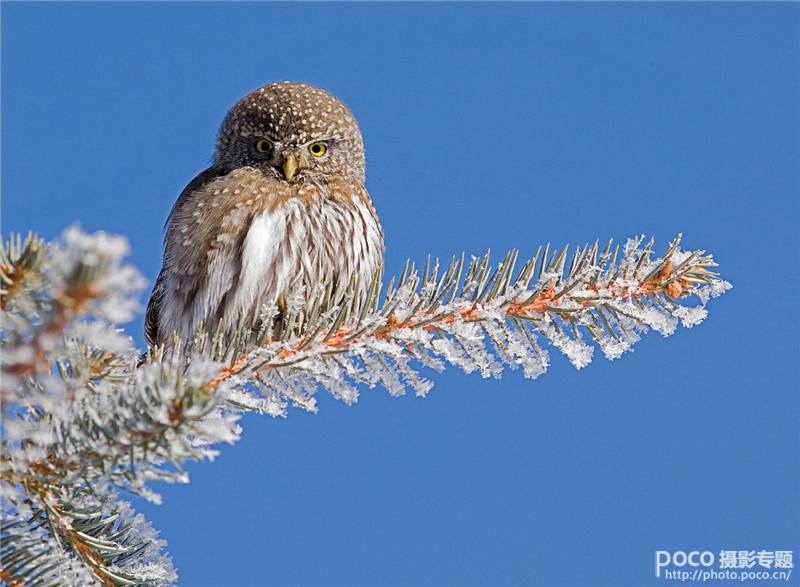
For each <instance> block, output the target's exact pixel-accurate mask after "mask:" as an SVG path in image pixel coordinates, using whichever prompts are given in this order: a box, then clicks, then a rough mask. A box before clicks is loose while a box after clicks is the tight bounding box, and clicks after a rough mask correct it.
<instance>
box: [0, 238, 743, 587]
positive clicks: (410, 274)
mask: <svg viewBox="0 0 800 587" xmlns="http://www.w3.org/2000/svg"><path fill="white" fill-rule="evenodd" d="M678 241H679V239H676V240H675V241H674V242H673V243H671V245H670V246H669V247H668V249H667V251H666V252H665V254H664V255H663V256H662V257H660V258H655V259H653V258H651V257H652V255H651V247H652V241H650V243H648V244H647V245H643V244H642V243H643V241H642V239H641V238H639V239H632V240H630V241H628V243H627V244H626V245H625V246H624V247H622V250H619V248H614V249H613V250H612V247H611V244H610V243H609V245H608V246H606V247H605V248H604V249H602V250H601V249H600V247H599V246H598V245H597V244H595V245H593V246H586V247H583V248H582V249H578V250H576V251H574V252H573V254H572V255H569V254H568V249H567V248H564V249H562V250H560V251H556V252H554V253H552V254H551V253H550V251H549V248H546V249H545V250H544V252H542V251H541V249H540V251H539V252H538V253H537V255H536V256H535V257H534V258H533V259H530V260H528V261H526V262H524V263H522V264H521V268H520V269H519V270H518V271H516V272H515V267H516V264H517V254H516V253H509V254H508V255H506V257H505V258H504V260H503V261H502V262H501V263H500V264H499V265H498V266H497V267H494V268H493V267H491V266H490V264H489V257H488V255H486V256H484V257H482V258H479V259H476V258H473V259H472V260H471V261H470V262H465V260H464V257H463V256H462V257H461V258H459V259H455V258H454V259H453V260H452V261H451V262H450V263H449V265H448V266H447V268H446V269H444V270H442V268H441V267H440V266H439V263H438V262H436V261H435V262H433V263H431V262H430V260H429V262H428V263H426V265H425V268H424V270H422V271H421V272H420V271H418V270H417V269H416V268H415V267H414V266H413V265H410V266H409V264H406V267H405V269H404V270H403V273H402V275H401V276H400V278H399V279H398V280H397V281H396V285H395V280H394V279H393V280H392V281H391V282H390V283H389V285H388V286H387V287H386V288H383V286H382V283H381V275H380V274H376V275H375V277H374V278H373V281H372V283H371V284H370V287H369V288H368V290H369V295H368V296H367V297H366V299H363V300H362V299H361V298H360V297H359V296H357V295H355V294H354V293H353V292H357V291H360V290H362V289H363V288H361V287H360V284H355V283H350V284H340V285H339V287H341V288H343V289H342V290H340V291H331V290H328V291H324V292H317V294H318V295H317V296H315V298H314V299H316V305H315V306H314V307H313V308H311V309H310V310H309V308H308V306H303V305H301V304H300V302H297V303H294V302H293V300H292V299H289V300H287V305H286V307H285V308H284V309H282V311H281V312H280V313H279V312H278V309H277V308H274V307H273V308H266V307H265V308H264V312H263V320H262V322H263V324H262V326H261V328H260V330H258V331H256V332H253V330H252V329H250V328H249V327H246V325H242V327H241V328H239V330H238V331H237V332H232V333H230V332H221V331H217V332H216V333H214V334H206V333H203V332H201V333H199V334H198V336H197V338H196V339H195V340H193V341H188V345H186V344H183V343H182V342H181V341H177V340H176V341H175V344H174V345H173V347H172V350H173V352H172V353H171V354H170V355H169V357H168V358H164V354H163V350H160V349H151V350H149V351H148V353H147V355H146V356H145V357H144V358H140V357H139V351H138V350H137V349H134V348H133V345H132V341H131V339H130V338H129V337H127V336H125V335H124V334H123V333H122V332H121V331H120V330H118V329H117V327H116V326H115V324H118V323H121V322H125V321H127V320H130V319H131V317H132V316H133V315H134V312H135V311H136V310H137V308H138V303H137V301H136V297H137V295H138V292H139V290H140V289H141V287H142V286H143V285H144V280H143V279H142V277H141V276H140V275H139V273H138V272H137V271H136V270H135V269H133V268H132V267H130V266H127V265H124V264H123V263H122V259H123V257H124V256H125V254H126V253H127V244H126V242H125V240H124V239H121V238H119V237H112V236H108V235H105V234H103V233H98V234H95V235H87V234H84V233H83V232H81V231H80V230H78V229H76V228H71V229H68V230H67V231H65V233H64V235H63V236H62V238H61V240H60V241H59V242H57V243H54V244H50V245H46V244H45V243H44V242H43V241H41V240H39V239H37V238H35V237H32V236H29V237H28V238H27V239H26V240H25V241H24V242H22V241H21V239H19V238H13V239H12V240H10V241H9V242H8V244H7V245H6V246H5V247H4V249H3V252H2V257H0V281H2V290H0V308H2V332H1V333H0V343H2V350H3V353H2V368H3V379H2V386H1V387H0V398H2V410H3V430H2V432H3V438H2V443H0V503H1V504H2V509H3V519H2V522H1V523H0V580H2V581H3V582H5V583H6V584H8V585H148V586H149V585H152V586H155V585H165V584H170V583H172V582H174V580H175V573H174V571H173V569H172V566H171V563H170V561H169V559H168V558H166V557H165V556H164V555H163V554H162V552H161V549H162V548H163V543H162V542H161V541H158V540H156V533H155V532H154V531H153V530H152V528H150V526H149V524H147V523H146V522H145V521H144V520H143V518H142V516H141V515H135V514H134V513H133V512H132V511H131V509H130V507H129V505H128V504H127V503H126V502H124V501H121V500H120V499H119V497H118V491H119V490H120V489H122V490H124V491H129V492H133V493H137V494H140V495H142V496H144V497H145V498H147V499H150V500H152V501H158V500H159V496H158V495H157V494H156V493H154V492H153V490H152V488H151V487H150V485H149V482H150V481H153V480H162V481H171V482H186V481H187V476H186V475H185V473H184V471H183V469H182V463H184V462H185V461H187V460H190V459H211V458H213V457H214V455H215V454H216V453H215V451H214V449H213V448H212V446H213V445H214V444H216V443H219V442H222V441H225V442H231V443H232V442H235V441H236V440H237V439H238V436H239V432H240V430H239V428H238V425H237V423H236V422H237V419H238V417H239V414H240V413H241V412H242V411H243V410H257V411H261V412H264V413H269V414H272V415H283V414H285V412H286V408H287V406H288V405H289V403H291V404H293V405H297V406H301V407H304V408H306V409H309V410H315V409H316V408H315V400H314V397H313V396H314V393H315V391H316V389H317V388H318V387H322V388H324V389H327V390H329V391H330V392H331V393H333V394H334V395H335V396H336V397H338V398H340V399H342V400H344V401H346V402H348V403H352V402H355V401H356V399H357V395H358V392H357V385H358V384H360V383H363V384H366V385H367V386H370V387H372V386H375V385H377V384H380V385H382V386H384V387H386V388H387V389H388V390H389V392H390V393H392V394H399V393H403V392H404V391H405V389H406V387H407V386H408V387H411V388H413V389H415V390H416V392H417V393H418V394H420V395H424V394H425V393H427V392H428V390H429V389H430V387H431V385H432V384H431V382H430V381H428V380H427V379H425V378H423V377H422V376H421V375H420V374H419V373H418V372H417V370H416V369H417V368H419V366H427V367H432V368H433V369H435V370H441V369H443V368H444V367H445V365H446V364H451V365H455V366H458V367H460V368H461V369H463V370H464V371H466V372H468V373H469V372H472V371H478V372H480V373H481V375H482V376H484V377H488V376H494V377H499V376H500V374H501V372H502V370H503V365H507V366H510V367H511V368H512V369H513V368H518V367H522V369H523V372H524V374H525V375H526V376H527V377H531V378H535V377H538V376H539V375H541V374H542V373H544V372H545V370H546V369H547V367H548V365H549V362H550V361H549V355H548V350H547V348H546V347H547V346H554V347H555V348H556V349H558V350H560V351H561V352H563V353H565V354H566V355H567V357H568V358H569V359H570V361H571V362H572V363H573V364H574V365H575V366H576V367H578V368H581V367H583V366H585V365H587V364H588V363H589V362H590V361H591V358H592V355H593V351H594V348H595V347H599V348H600V349H601V350H602V351H603V353H604V354H605V355H606V357H608V358H609V359H614V358H617V357H619V356H620V355H621V354H622V353H624V352H625V351H627V350H630V348H631V345H633V344H634V343H635V342H636V341H637V340H638V339H639V336H640V335H641V334H642V333H643V332H645V331H646V330H647V329H648V328H653V329H655V330H657V331H658V332H660V333H661V334H663V335H665V336H666V335H669V334H671V333H672V332H673V331H674V330H675V328H676V326H677V324H678V323H683V325H684V326H688V327H691V326H693V325H694V324H697V323H699V322H700V321H702V320H703V318H704V317H705V316H706V310H705V307H704V306H705V303H706V302H707V300H708V299H709V297H712V296H717V295H719V294H720V293H722V292H724V291H725V290H726V289H727V288H729V287H730V285H729V284H728V283H726V282H724V281H722V280H720V279H719V278H718V277H717V276H716V274H715V273H712V272H711V271H710V270H709V268H710V267H713V266H714V263H713V260H712V259H711V257H710V256H707V255H705V254H704V253H703V252H702V251H696V252H687V251H682V250H681V249H680V248H679V246H678V244H679V242H678ZM299 297H300V296H298V299H299ZM342 299H343V300H344V301H343V302H336V300H342ZM689 301H694V302H695V304H694V305H689V304H687V302H689ZM275 320H279V321H280V322H281V324H280V327H279V328H273V327H274V325H275ZM275 332H279V333H280V335H279V337H278V338H277V339H276V340H270V339H269V338H270V336H274V333H275ZM181 348H183V349H190V351H189V352H186V351H185V350H184V351H183V352H182V351H181V350H180V349H181Z"/></svg>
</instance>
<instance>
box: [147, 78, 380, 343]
mask: <svg viewBox="0 0 800 587" xmlns="http://www.w3.org/2000/svg"><path fill="white" fill-rule="evenodd" d="M364 180H365V158H364V144H363V140H362V137H361V131H360V130H359V128H358V124H357V123H356V120H355V118H354V117H353V115H352V113H351V112H350V110H348V109H347V107H346V106H345V105H344V104H343V103H342V102H340V101H339V100H338V99H336V98H334V97H333V96H331V95H330V94H329V93H328V92H326V91H325V90H322V89H320V88H316V87H314V86H310V85H308V84H299V83H291V82H281V83H274V84H270V85H267V86H264V87H263V88H260V89H258V90H256V91H254V92H252V93H250V94H248V95H247V96H245V97H244V98H242V99H241V100H240V101H239V102H238V103H237V104H236V105H235V106H234V107H233V108H232V109H231V111H230V112H229V113H228V115H227V117H226V118H225V121H224V122H223V124H222V128H221V129H220V132H219V136H218V139H217V148H216V153H215V155H214V163H213V165H212V166H211V167H210V168H209V169H207V170H205V171H203V172H202V173H201V174H200V175H198V176H197V177H196V178H195V179H194V180H192V182H191V183H189V185H188V186H187V187H186V188H185V189H184V190H183V192H182V193H181V195H180V197H179V198H178V201H177V202H176V203H175V206H174V207H173V209H172V212H171V213H170V216H169V220H168V221H167V225H168V226H167V233H166V236H165V239H164V265H163V268H162V269H161V273H160V274H159V276H158V280H157V281H156V285H155V287H154V288H153V293H152V295H151V298H150V303H149V304H148V308H147V315H146V319H145V338H146V339H147V343H148V344H149V345H150V346H159V345H166V346H167V347H170V345H171V342H172V338H173V332H175V333H177V334H178V335H179V336H180V338H181V339H182V340H184V341H190V340H191V339H192V338H193V337H194V336H195V335H196V334H197V331H198V328H199V327H200V325H201V323H203V324H205V327H206V328H207V329H208V330H214V329H216V327H217V325H218V324H219V323H220V322H221V324H222V328H223V330H224V331H227V332H230V331H233V330H234V329H235V328H236V327H237V324H238V323H239V320H240V316H243V317H244V319H245V322H246V324H248V325H250V326H251V327H253V328H256V327H258V326H259V318H260V316H261V315H262V309H263V307H264V306H265V305H266V306H270V305H275V304H276V303H279V298H280V302H283V300H286V299H293V300H297V299H299V300H300V303H301V306H302V305H306V306H310V305H312V304H313V301H314V300H313V296H315V295H319V292H320V291H324V290H325V288H326V287H329V286H330V285H331V284H337V283H344V284H347V283H350V282H351V280H354V278H355V280H356V281H358V282H359V283H360V284H361V285H360V290H359V295H361V296H365V295H366V291H367V288H368V287H369V283H370V280H371V278H372V276H373V274H374V272H375V271H376V270H377V269H378V268H379V267H380V265H381V264H382V262H383V250H384V246H383V230H382V228H381V225H380V222H379V221H378V216H377V214H376V212H375V208H374V206H373V204H372V200H371V199H370V196H369V194H368V193H367V190H366V188H365V187H364Z"/></svg>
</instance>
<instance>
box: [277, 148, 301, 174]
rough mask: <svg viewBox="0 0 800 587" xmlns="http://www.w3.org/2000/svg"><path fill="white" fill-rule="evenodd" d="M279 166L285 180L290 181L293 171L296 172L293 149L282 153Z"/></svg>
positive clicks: (295, 157)
mask: <svg viewBox="0 0 800 587" xmlns="http://www.w3.org/2000/svg"><path fill="white" fill-rule="evenodd" d="M281 167H282V168H283V175H284V177H285V178H286V181H291V179H292V178H293V177H294V175H295V173H297V168H298V164H297V155H295V154H294V152H293V151H290V152H289V153H287V154H286V155H284V160H283V165H281Z"/></svg>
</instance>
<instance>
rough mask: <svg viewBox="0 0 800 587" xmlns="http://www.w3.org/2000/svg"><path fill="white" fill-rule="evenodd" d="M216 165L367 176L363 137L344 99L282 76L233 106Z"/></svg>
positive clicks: (280, 174)
mask: <svg viewBox="0 0 800 587" xmlns="http://www.w3.org/2000/svg"><path fill="white" fill-rule="evenodd" d="M214 165H215V166H216V167H219V168H221V169H223V170H225V171H232V170H234V169H237V168H239V167H245V166H247V167H254V168H256V169H258V170H260V171H262V172H263V173H264V174H266V175H269V176H273V177H275V178H277V179H279V180H282V181H287V182H303V181H315V180H324V179H326V178H330V177H341V178H346V179H354V180H357V181H359V182H362V183H363V182H364V179H365V175H366V162H365V159H364V141H363V139H362V137H361V131H360V130H359V128H358V123H357V122H356V119H355V117H354V116H353V114H352V113H351V112H350V110H349V109H348V108H347V106H345V105H344V104H343V103H342V102H341V101H340V100H338V99H337V98H334V97H333V96H331V95H330V94H329V93H328V92H326V91H325V90H323V89H321V88H317V87H314V86H311V85H308V84H302V83H293V82H278V83H274V84H269V85H267V86H264V87H263V88H259V89H257V90H255V91H254V92H251V93H250V94H248V95H247V96H245V97H244V98H242V99H241V100H239V102H238V103H237V104H236V105H235V106H234V107H233V108H232V109H231V111H230V112H229V113H228V115H227V116H226V117H225V121H224V122H223V123H222V128H220V131H219V136H218V137H217V150H216V153H215V154H214Z"/></svg>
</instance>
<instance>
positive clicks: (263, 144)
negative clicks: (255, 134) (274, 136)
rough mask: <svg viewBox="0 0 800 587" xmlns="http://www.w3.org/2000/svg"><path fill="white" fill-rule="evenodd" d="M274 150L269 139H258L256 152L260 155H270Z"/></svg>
mask: <svg viewBox="0 0 800 587" xmlns="http://www.w3.org/2000/svg"><path fill="white" fill-rule="evenodd" d="M271 150H272V143H270V142H269V141H268V140H267V139H258V140H257V141H256V151H258V152H259V153H269V152H270V151H271Z"/></svg>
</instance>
